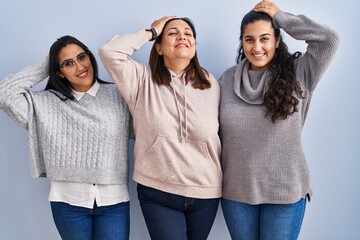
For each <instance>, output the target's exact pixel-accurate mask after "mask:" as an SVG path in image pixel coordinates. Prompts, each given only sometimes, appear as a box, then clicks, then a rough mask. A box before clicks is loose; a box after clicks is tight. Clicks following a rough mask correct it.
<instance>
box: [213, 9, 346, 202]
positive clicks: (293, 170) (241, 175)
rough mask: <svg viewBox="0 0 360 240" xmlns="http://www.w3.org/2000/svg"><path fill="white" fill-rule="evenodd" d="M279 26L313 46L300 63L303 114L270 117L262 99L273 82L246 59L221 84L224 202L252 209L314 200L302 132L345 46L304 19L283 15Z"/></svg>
mask: <svg viewBox="0 0 360 240" xmlns="http://www.w3.org/2000/svg"><path fill="white" fill-rule="evenodd" d="M273 21H274V24H275V26H276V27H277V28H282V29H283V30H284V31H285V32H286V33H288V34H289V35H290V36H292V37H293V38H295V39H298V40H305V41H306V43H307V44H308V46H307V51H306V52H305V53H304V54H303V55H302V56H301V57H299V58H297V59H296V62H295V68H296V69H295V70H296V77H297V80H298V81H299V82H300V84H301V86H302V89H303V91H304V96H305V99H299V101H300V103H299V111H298V112H297V113H295V114H293V115H292V116H290V117H289V118H288V119H287V120H285V121H284V120H283V121H280V122H278V123H276V124H273V123H272V121H271V120H270V118H269V117H266V118H265V109H264V106H263V104H262V102H263V101H262V100H263V94H264V93H265V92H266V90H267V87H268V84H267V83H268V82H269V81H271V79H269V78H268V77H267V74H266V71H265V73H264V74H261V73H260V74H257V73H256V72H253V71H249V63H248V61H247V60H246V59H244V60H243V61H242V62H241V63H239V64H238V65H237V66H233V67H231V68H229V69H228V70H226V71H225V72H224V74H223V75H222V77H221V79H220V86H221V106H220V137H221V141H222V147H223V148H222V167H223V172H224V182H223V197H224V198H226V199H231V200H235V201H240V202H245V203H249V204H262V203H275V204H281V203H284V204H285V203H293V202H296V201H298V200H299V199H300V198H303V197H305V196H306V195H309V196H311V193H312V190H311V187H310V177H309V170H308V167H307V164H306V160H305V154H304V152H303V149H302V142H301V132H302V128H303V125H304V122H305V119H306V114H307V111H308V108H309V104H310V100H311V96H312V93H313V91H314V89H315V87H316V85H317V84H318V82H319V80H320V78H321V76H322V75H323V73H324V72H325V70H326V68H327V67H328V65H329V64H330V61H331V59H332V58H333V56H334V54H335V51H336V49H337V46H338V44H339V36H338V34H337V33H336V32H334V31H333V30H332V29H330V28H329V27H327V26H325V25H321V24H318V23H316V22H314V21H313V20H311V19H309V18H307V17H305V16H303V15H300V16H294V15H292V14H289V13H285V12H282V11H280V12H278V13H277V14H276V15H275V16H274V19H273ZM256 78H261V79H256ZM250 81H251V83H254V82H257V83H259V84H258V86H259V87H258V88H256V87H254V86H252V84H250Z"/></svg>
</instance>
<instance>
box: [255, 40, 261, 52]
mask: <svg viewBox="0 0 360 240" xmlns="http://www.w3.org/2000/svg"><path fill="white" fill-rule="evenodd" d="M261 49H262V44H261V43H260V42H259V41H256V42H255V44H254V51H260V50H261Z"/></svg>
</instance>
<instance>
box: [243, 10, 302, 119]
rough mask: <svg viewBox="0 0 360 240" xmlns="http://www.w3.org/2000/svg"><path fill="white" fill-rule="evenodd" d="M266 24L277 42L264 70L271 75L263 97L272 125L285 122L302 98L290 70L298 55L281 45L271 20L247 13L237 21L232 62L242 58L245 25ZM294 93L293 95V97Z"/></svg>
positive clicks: (265, 16) (260, 14)
mask: <svg viewBox="0 0 360 240" xmlns="http://www.w3.org/2000/svg"><path fill="white" fill-rule="evenodd" d="M260 20H262V21H266V22H270V23H271V25H272V27H273V29H274V33H275V38H276V39H279V40H280V41H279V46H278V47H277V48H276V50H275V54H274V57H273V59H272V60H271V61H270V63H269V66H268V71H269V74H270V76H271V79H272V80H271V83H270V87H269V89H268V90H267V91H266V93H265V95H264V105H265V107H266V114H265V116H268V115H271V121H272V122H273V123H276V122H277V121H278V120H285V119H287V118H288V117H289V116H290V115H292V114H293V113H295V112H297V111H298V110H299V109H298V104H299V100H298V99H303V98H304V96H303V91H302V89H301V85H300V83H299V82H298V81H297V79H296V76H295V69H294V60H295V58H297V57H299V56H300V55H301V53H300V52H295V53H294V54H290V53H289V50H288V47H287V45H286V44H285V43H284V41H283V39H282V37H281V34H280V29H277V28H275V26H274V24H273V21H272V18H271V17H270V16H269V15H267V14H265V13H262V12H254V11H250V12H249V13H247V14H246V15H245V16H244V18H243V20H242V22H241V28H240V30H241V33H240V46H239V49H238V55H237V57H236V62H237V63H240V61H241V60H243V59H244V58H245V54H244V53H243V46H242V40H243V33H244V29H245V27H246V26H247V25H248V24H249V23H254V22H256V21H260ZM294 93H295V95H296V96H294Z"/></svg>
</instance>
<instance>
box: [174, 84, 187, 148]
mask: <svg viewBox="0 0 360 240" xmlns="http://www.w3.org/2000/svg"><path fill="white" fill-rule="evenodd" d="M182 83H183V84H182V85H183V87H184V101H185V105H184V115H185V139H186V138H189V133H188V124H187V101H186V85H185V82H184V81H182ZM171 84H172V89H173V94H174V98H175V104H176V109H177V112H178V115H179V128H180V142H182V141H183V139H184V136H183V132H184V129H183V125H182V114H181V112H180V107H179V100H178V98H177V94H176V90H175V88H176V84H174V83H173V81H171ZM185 141H186V140H185Z"/></svg>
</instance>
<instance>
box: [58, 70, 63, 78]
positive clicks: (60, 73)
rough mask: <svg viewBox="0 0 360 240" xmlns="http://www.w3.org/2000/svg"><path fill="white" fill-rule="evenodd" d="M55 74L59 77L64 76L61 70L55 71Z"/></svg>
mask: <svg viewBox="0 0 360 240" xmlns="http://www.w3.org/2000/svg"><path fill="white" fill-rule="evenodd" d="M56 75H58V77H59V78H65V76H64V74H62V72H60V71H59V72H57V73H56Z"/></svg>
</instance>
